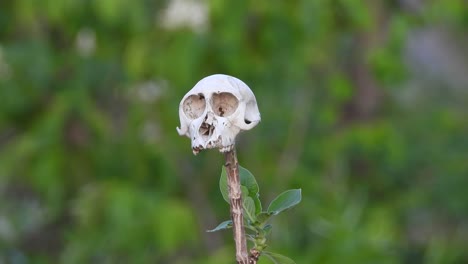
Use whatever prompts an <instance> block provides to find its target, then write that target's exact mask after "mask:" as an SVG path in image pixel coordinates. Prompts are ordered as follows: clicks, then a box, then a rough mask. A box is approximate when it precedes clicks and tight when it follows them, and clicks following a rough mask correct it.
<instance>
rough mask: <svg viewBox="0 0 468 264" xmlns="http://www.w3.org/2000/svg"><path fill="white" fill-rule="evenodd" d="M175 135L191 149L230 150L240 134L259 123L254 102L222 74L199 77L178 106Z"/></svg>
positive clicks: (242, 85) (248, 92)
mask: <svg viewBox="0 0 468 264" xmlns="http://www.w3.org/2000/svg"><path fill="white" fill-rule="evenodd" d="M179 117H180V128H177V132H179V135H181V136H182V135H186V136H187V137H189V138H190V139H191V140H192V150H193V153H194V154H197V153H198V152H199V151H200V150H203V149H209V148H219V151H220V152H226V151H230V150H232V149H233V147H234V143H235V138H236V136H237V134H238V133H239V132H240V131H244V130H249V129H252V128H253V127H254V126H256V125H257V124H258V122H260V112H259V111H258V106H257V100H256V99H255V95H254V94H253V92H252V91H251V90H250V88H249V87H248V86H247V85H246V84H245V83H244V82H242V81H241V80H239V79H237V78H235V77H232V76H229V75H224V74H215V75H211V76H208V77H205V78H203V79H202V80H201V81H199V82H198V83H197V84H196V85H195V86H194V87H193V88H192V90H190V91H189V92H188V93H187V94H186V95H185V96H184V98H182V101H181V102H180V105H179Z"/></svg>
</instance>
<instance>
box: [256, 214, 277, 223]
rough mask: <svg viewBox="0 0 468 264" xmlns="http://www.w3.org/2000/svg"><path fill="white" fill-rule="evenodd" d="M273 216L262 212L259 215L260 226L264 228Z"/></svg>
mask: <svg viewBox="0 0 468 264" xmlns="http://www.w3.org/2000/svg"><path fill="white" fill-rule="evenodd" d="M272 215H273V214H271V213H268V212H261V213H259V214H257V223H258V224H260V226H264V225H265V224H266V223H267V222H268V220H269V219H270V217H271V216H272Z"/></svg>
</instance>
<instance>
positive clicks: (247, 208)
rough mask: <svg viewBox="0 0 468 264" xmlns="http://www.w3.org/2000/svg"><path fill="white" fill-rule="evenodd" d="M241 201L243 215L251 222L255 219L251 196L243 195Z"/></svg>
mask: <svg viewBox="0 0 468 264" xmlns="http://www.w3.org/2000/svg"><path fill="white" fill-rule="evenodd" d="M242 203H243V207H244V217H245V218H247V219H248V220H250V222H251V223H254V222H255V221H256V217H255V203H254V200H253V199H252V197H245V199H244V201H243V202H242Z"/></svg>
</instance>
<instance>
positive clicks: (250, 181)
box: [239, 165, 260, 198]
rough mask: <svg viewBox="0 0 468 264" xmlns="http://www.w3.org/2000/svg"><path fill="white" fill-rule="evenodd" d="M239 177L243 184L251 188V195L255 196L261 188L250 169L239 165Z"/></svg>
mask: <svg viewBox="0 0 468 264" xmlns="http://www.w3.org/2000/svg"><path fill="white" fill-rule="evenodd" d="M239 177H240V180H241V185H242V186H245V187H247V189H248V190H249V196H250V197H252V198H255V197H256V195H257V194H258V191H259V190H260V189H259V187H258V184H257V180H255V177H254V176H253V175H252V173H250V171H249V170H247V169H246V168H244V167H242V166H240V165H239Z"/></svg>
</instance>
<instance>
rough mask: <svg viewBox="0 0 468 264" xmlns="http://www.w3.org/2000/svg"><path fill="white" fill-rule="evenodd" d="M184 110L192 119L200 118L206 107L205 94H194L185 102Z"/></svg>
mask: <svg viewBox="0 0 468 264" xmlns="http://www.w3.org/2000/svg"><path fill="white" fill-rule="evenodd" d="M182 106H183V108H182V109H183V111H184V113H185V115H186V116H187V117H188V118H190V119H197V118H199V117H200V116H201V115H202V114H203V112H205V108H206V100H205V96H204V95H203V94H192V95H190V96H189V97H187V99H185V101H184V103H183V105H182Z"/></svg>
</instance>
